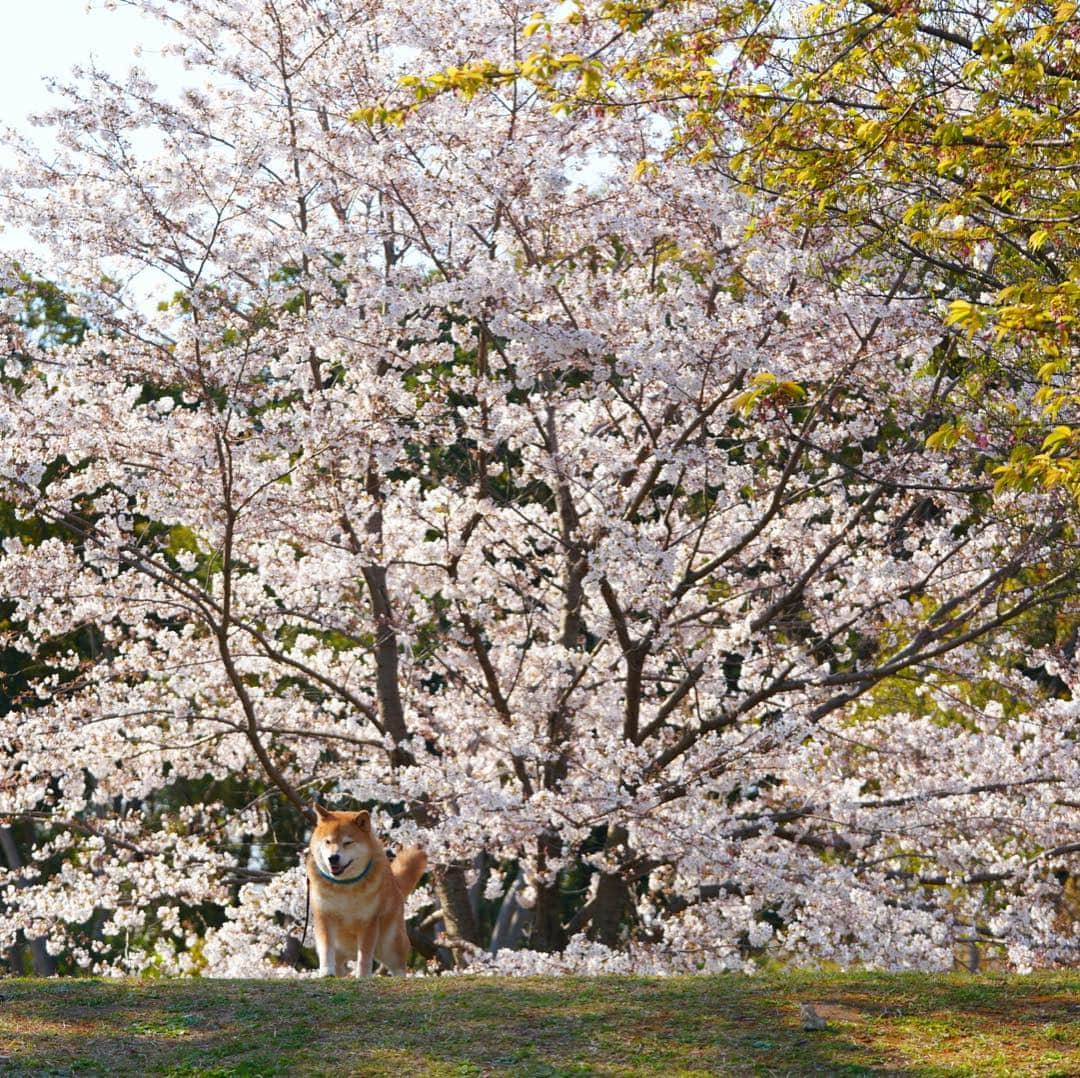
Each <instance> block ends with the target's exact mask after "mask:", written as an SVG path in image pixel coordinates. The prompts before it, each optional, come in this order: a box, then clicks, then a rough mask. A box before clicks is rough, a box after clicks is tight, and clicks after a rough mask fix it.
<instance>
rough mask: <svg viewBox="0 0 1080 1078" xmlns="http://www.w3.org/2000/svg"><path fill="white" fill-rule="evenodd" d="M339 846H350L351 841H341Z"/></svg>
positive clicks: (349, 839)
mask: <svg viewBox="0 0 1080 1078" xmlns="http://www.w3.org/2000/svg"><path fill="white" fill-rule="evenodd" d="M341 844H342V846H351V845H352V839H351V838H346V839H343V840H342V842H341Z"/></svg>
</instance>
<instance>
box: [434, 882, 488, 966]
mask: <svg viewBox="0 0 1080 1078" xmlns="http://www.w3.org/2000/svg"><path fill="white" fill-rule="evenodd" d="M433 875H434V879H435V894H436V895H437V896H438V899H439V903H440V905H441V906H442V912H443V920H444V921H445V922H446V934H447V935H448V936H449V937H450V939H451V940H463V941H464V942H466V943H471V944H473V945H474V946H477V947H479V946H480V930H479V928H478V927H477V924H476V918H475V917H474V916H473V908H472V903H471V902H470V901H469V885H468V883H467V882H466V880H465V866H464V865H461V864H449V865H437V866H436V868H435V871H434V873H433ZM454 959H455V961H456V962H457V964H458V965H459V966H465V965H466V964H467V963H466V960H465V956H464V955H463V954H462V953H461V949H460V948H454Z"/></svg>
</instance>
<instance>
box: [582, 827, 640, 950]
mask: <svg viewBox="0 0 1080 1078" xmlns="http://www.w3.org/2000/svg"><path fill="white" fill-rule="evenodd" d="M626 838H627V835H626V828H625V827H622V826H620V825H619V824H613V825H612V826H610V827H609V828H608V833H607V841H606V842H605V843H604V848H605V849H606V850H608V851H610V852H611V853H613V854H614V853H615V851H617V850H618V848H619V847H620V846H623V847H625V844H626ZM625 852H626V851H625V849H624V850H623V853H625ZM629 910H630V888H629V887H627V885H626V880H624V879H623V877H622V876H621V875H620V874H619V873H618V872H602V873H601V874H600V881H599V883H598V884H597V887H596V895H595V897H594V898H593V910H592V917H591V918H590V926H589V937H590V939H594V940H599V942H600V943H603V944H604V945H605V946H607V947H617V946H618V945H619V944H620V943H621V942H622V941H621V938H620V929H621V928H622V924H623V919H624V917H625V916H626V914H627V913H628V912H629Z"/></svg>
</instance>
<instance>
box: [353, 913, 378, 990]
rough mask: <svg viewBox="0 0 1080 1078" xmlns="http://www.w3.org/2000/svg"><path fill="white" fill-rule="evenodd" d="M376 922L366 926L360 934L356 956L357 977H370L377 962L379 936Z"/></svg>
mask: <svg viewBox="0 0 1080 1078" xmlns="http://www.w3.org/2000/svg"><path fill="white" fill-rule="evenodd" d="M377 927H378V926H377V925H376V923H375V922H374V921H372V922H371V923H370V924H368V925H365V926H364V930H363V931H362V932H361V933H360V938H359V940H358V944H359V946H358V947H357V954H356V976H357V977H370V976H371V966H372V963H373V962H374V960H375V937H376V935H377V934H378V932H377Z"/></svg>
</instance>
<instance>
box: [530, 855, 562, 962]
mask: <svg viewBox="0 0 1080 1078" xmlns="http://www.w3.org/2000/svg"><path fill="white" fill-rule="evenodd" d="M537 845H538V849H537V857H536V867H537V870H538V871H539V872H541V873H542V872H543V871H544V869H545V867H546V866H547V862H548V858H549V857H550V856H553V855H554V854H556V853H557V852H558V849H559V840H558V838H557V837H556V836H552V835H542V836H541V837H540V841H539V842H538V844H537ZM535 887H536V904H535V905H534V906H533V916H532V932H531V933H530V935H529V946H530V947H532V949H533V950H534V951H561V950H562V949H563V947H565V946H566V932H565V931H564V930H563V924H562V901H561V896H560V894H559V881H558V879H555V880H553V881H552V882H551V883H545V884H541V883H537V884H536V885H535Z"/></svg>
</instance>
